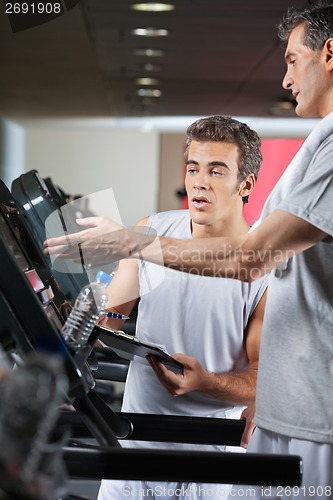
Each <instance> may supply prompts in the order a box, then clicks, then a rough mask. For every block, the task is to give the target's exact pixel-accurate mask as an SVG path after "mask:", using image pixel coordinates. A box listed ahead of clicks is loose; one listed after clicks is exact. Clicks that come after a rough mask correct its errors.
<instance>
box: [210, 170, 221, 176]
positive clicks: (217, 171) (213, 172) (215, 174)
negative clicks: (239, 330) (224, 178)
mask: <svg viewBox="0 0 333 500" xmlns="http://www.w3.org/2000/svg"><path fill="white" fill-rule="evenodd" d="M212 175H214V176H215V177H217V176H219V175H222V172H220V171H219V170H212Z"/></svg>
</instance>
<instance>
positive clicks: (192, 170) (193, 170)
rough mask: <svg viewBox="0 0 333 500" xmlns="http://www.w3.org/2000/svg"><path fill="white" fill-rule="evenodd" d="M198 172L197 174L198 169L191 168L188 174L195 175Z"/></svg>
mask: <svg viewBox="0 0 333 500" xmlns="http://www.w3.org/2000/svg"><path fill="white" fill-rule="evenodd" d="M196 172H197V169H196V168H189V169H188V171H187V173H188V174H195V173H196Z"/></svg>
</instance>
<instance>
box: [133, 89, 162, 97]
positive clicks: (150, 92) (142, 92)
mask: <svg viewBox="0 0 333 500" xmlns="http://www.w3.org/2000/svg"><path fill="white" fill-rule="evenodd" d="M136 93H137V94H138V96H139V97H161V95H162V92H161V91H160V90H159V89H138V90H137V92H136Z"/></svg>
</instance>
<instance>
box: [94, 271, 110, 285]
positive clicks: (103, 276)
mask: <svg viewBox="0 0 333 500" xmlns="http://www.w3.org/2000/svg"><path fill="white" fill-rule="evenodd" d="M112 277H113V276H111V275H110V274H108V273H106V272H104V271H98V273H97V274H96V280H97V281H101V282H102V283H104V284H105V285H109V284H110V283H111V281H112Z"/></svg>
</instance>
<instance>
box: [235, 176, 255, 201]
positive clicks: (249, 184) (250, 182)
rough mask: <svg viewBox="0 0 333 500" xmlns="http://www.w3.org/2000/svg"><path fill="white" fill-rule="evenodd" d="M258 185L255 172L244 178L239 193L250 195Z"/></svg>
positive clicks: (242, 195)
mask: <svg viewBox="0 0 333 500" xmlns="http://www.w3.org/2000/svg"><path fill="white" fill-rule="evenodd" d="M255 185H256V179H255V177H254V174H249V175H248V176H247V177H246V179H244V180H243V181H242V182H241V183H240V186H239V195H240V196H241V197H242V198H244V196H249V194H250V193H251V192H252V191H253V188H254V186H255Z"/></svg>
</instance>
